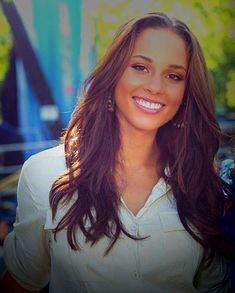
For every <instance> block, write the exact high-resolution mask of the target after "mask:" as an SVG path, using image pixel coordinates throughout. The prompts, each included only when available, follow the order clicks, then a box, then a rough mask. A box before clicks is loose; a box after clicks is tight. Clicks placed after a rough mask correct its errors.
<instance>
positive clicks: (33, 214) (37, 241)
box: [4, 160, 50, 291]
mask: <svg viewBox="0 0 235 293" xmlns="http://www.w3.org/2000/svg"><path fill="white" fill-rule="evenodd" d="M29 161H30V160H29ZM29 161H26V163H25V164H24V166H23V168H22V171H21V175H20V179H19V183H18V189H17V210H16V221H15V223H14V229H13V231H12V232H11V233H9V234H8V236H7V237H6V239H5V241H4V261H5V263H6V266H7V269H8V271H9V272H10V273H11V275H12V276H13V278H14V279H15V280H16V281H17V282H18V283H19V284H20V285H21V286H22V287H24V288H26V289H28V290H32V291H33V290H39V289H41V288H43V287H44V286H45V285H46V284H47V283H48V280H49V275H50V256H49V237H48V234H47V233H48V232H46V231H45V230H44V224H45V219H46V212H47V207H46V205H45V202H44V203H42V202H41V201H40V197H42V196H43V195H42V194H35V193H37V192H39V191H40V190H34V188H33V186H32V185H31V184H30V180H29V178H30V179H31V177H30V174H31V176H35V175H34V174H35V170H33V172H32V168H33V166H32V164H30V162H29ZM32 174H33V175H32ZM34 180H35V178H34ZM41 184H43V182H41ZM47 197H48V195H47Z"/></svg>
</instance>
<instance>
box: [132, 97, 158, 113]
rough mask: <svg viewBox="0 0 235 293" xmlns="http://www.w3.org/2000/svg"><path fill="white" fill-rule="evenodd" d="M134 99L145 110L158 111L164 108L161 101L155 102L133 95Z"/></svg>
mask: <svg viewBox="0 0 235 293" xmlns="http://www.w3.org/2000/svg"><path fill="white" fill-rule="evenodd" d="M133 98H134V101H135V103H136V105H137V106H139V108H141V109H143V110H147V111H150V112H158V111H159V110H160V109H162V108H163V107H164V105H163V104H160V103H155V102H152V101H151V102H150V101H147V100H145V99H143V98H139V97H133Z"/></svg>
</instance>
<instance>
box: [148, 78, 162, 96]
mask: <svg viewBox="0 0 235 293" xmlns="http://www.w3.org/2000/svg"><path fill="white" fill-rule="evenodd" d="M145 90H146V91H147V92H150V93H152V94H159V93H162V91H163V80H162V76H161V75H160V74H159V73H156V74H154V75H151V76H149V77H148V80H146V83H145Z"/></svg>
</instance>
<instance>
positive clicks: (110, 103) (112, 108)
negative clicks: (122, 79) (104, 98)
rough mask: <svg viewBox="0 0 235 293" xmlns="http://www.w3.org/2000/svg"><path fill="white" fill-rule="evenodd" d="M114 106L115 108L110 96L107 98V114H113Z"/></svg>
mask: <svg viewBox="0 0 235 293" xmlns="http://www.w3.org/2000/svg"><path fill="white" fill-rule="evenodd" d="M114 106H115V104H114V99H113V97H112V96H111V95H110V96H109V97H108V106H107V107H108V111H109V112H114Z"/></svg>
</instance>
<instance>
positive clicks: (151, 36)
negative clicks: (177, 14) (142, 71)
mask: <svg viewBox="0 0 235 293" xmlns="http://www.w3.org/2000/svg"><path fill="white" fill-rule="evenodd" d="M133 55H143V56H146V57H149V58H151V59H153V60H158V61H161V60H162V61H163V60H164V61H167V60H168V61H169V63H172V62H173V63H176V64H178V63H180V64H181V65H184V66H187V59H188V56H187V49H186V43H185V41H184V40H183V39H182V38H181V37H180V36H179V35H178V34H176V33H175V32H173V31H171V30H169V29H162V28H161V29H155V28H148V29H146V30H144V31H142V32H141V33H140V34H139V35H138V37H137V38H136V40H135V44H134V48H133V52H132V56H133Z"/></svg>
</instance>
